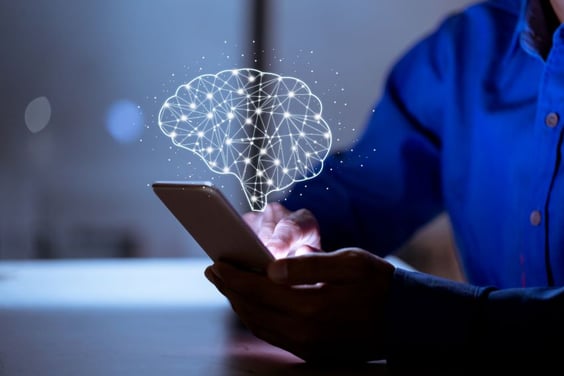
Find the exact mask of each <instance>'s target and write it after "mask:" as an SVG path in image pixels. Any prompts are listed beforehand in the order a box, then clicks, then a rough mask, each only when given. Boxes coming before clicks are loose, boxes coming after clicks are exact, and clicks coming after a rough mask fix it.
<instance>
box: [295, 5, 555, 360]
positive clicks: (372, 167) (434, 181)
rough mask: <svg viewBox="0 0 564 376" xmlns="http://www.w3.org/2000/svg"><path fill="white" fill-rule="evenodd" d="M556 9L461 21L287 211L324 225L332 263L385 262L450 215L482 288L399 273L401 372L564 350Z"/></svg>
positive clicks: (402, 69) (406, 66)
mask: <svg viewBox="0 0 564 376" xmlns="http://www.w3.org/2000/svg"><path fill="white" fill-rule="evenodd" d="M543 3H544V4H543ZM548 4H549V2H548V0H540V1H533V0H531V1H519V0H497V1H496V0H492V1H486V2H481V3H477V4H475V5H473V6H471V7H469V8H467V9H465V10H464V11H462V12H460V13H457V14H453V15H451V16H449V17H448V18H447V19H445V20H444V22H442V23H441V25H440V26H439V27H438V28H437V30H435V31H434V32H433V33H432V34H430V35H428V36H426V37H425V38H424V39H422V40H421V41H420V42H419V43H417V44H416V45H415V46H414V47H413V48H412V49H411V50H410V51H408V52H407V53H406V54H405V55H404V56H403V57H402V58H401V59H400V60H399V61H398V62H397V63H396V64H395V65H394V67H393V68H392V70H391V72H390V74H389V76H388V79H387V82H386V86H385V89H384V92H383V94H382V96H381V99H380V100H379V102H378V103H377V105H376V106H375V109H374V112H373V114H372V117H371V119H370V121H369V124H368V125H367V127H366V130H365V133H364V135H363V137H362V138H361V139H360V140H359V141H358V142H357V143H356V144H355V145H353V146H352V147H351V149H349V150H347V151H344V152H340V153H336V154H334V155H332V156H331V157H330V158H328V160H326V162H325V166H324V170H323V172H322V173H321V174H320V175H319V176H318V177H316V178H314V179H312V180H310V181H307V182H305V183H301V184H299V185H296V186H295V187H294V188H293V189H292V192H291V194H290V195H289V197H287V199H286V201H285V205H286V206H287V207H289V208H291V209H297V208H301V207H306V208H308V209H310V210H311V211H312V212H313V213H314V214H315V215H316V217H317V218H318V220H319V223H320V227H321V232H322V241H323V248H324V249H325V250H332V249H337V248H340V247H345V246H360V247H362V248H364V249H367V250H369V251H371V252H373V253H376V254H379V255H386V254H387V253H389V252H391V251H393V250H395V249H396V248H398V246H400V245H401V244H402V243H403V242H405V241H406V240H407V239H408V237H409V236H410V235H412V234H413V232H414V231H415V230H417V229H418V228H419V227H421V226H422V225H423V224H425V223H426V222H428V221H429V220H431V219H432V218H433V217H434V216H436V215H437V214H439V213H441V212H443V211H446V212H447V213H448V214H449V216H450V219H451V222H452V226H453V231H454V235H455V239H456V245H457V249H458V251H459V254H460V259H461V263H462V266H463V269H464V272H465V275H466V277H467V279H468V281H469V284H462V283H456V282H452V281H448V280H442V279H440V278H435V277H431V276H428V275H425V274H422V273H413V272H406V271H403V270H400V269H396V271H395V272H394V279H393V284H392V291H391V293H390V302H389V304H388V321H389V322H388V323H387V325H386V327H387V328H388V330H389V332H388V335H389V341H390V354H389V356H390V357H391V358H394V357H396V356H401V354H403V355H405V354H406V353H409V350H410V349H412V350H414V351H415V350H416V349H425V348H427V349H428V348H429V346H428V344H429V343H431V344H433V345H434V346H432V347H431V348H432V349H433V351H436V352H438V353H440V351H444V352H447V353H450V354H454V353H459V354H466V355H467V354H482V355H484V354H493V353H496V352H499V351H500V349H503V350H502V351H507V353H513V354H516V353H518V352H534V351H537V350H545V349H547V348H548V346H549V343H551V341H552V340H557V341H558V342H561V339H562V338H564V289H563V288H560V287H558V286H564V169H563V166H562V160H561V159H562V150H563V142H562V137H563V129H564V118H562V117H563V116H564V28H563V27H562V26H559V23H558V22H556V23H555V20H556V18H555V16H554V14H553V13H551V12H547V11H546V10H547V9H546V8H547V6H548ZM551 25H554V27H553V28H552V29H551ZM553 29H555V30H553ZM560 348H561V349H562V346H561V347H560Z"/></svg>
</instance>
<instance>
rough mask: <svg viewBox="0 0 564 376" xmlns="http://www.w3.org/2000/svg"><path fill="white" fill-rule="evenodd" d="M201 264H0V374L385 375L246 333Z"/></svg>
mask: <svg viewBox="0 0 564 376" xmlns="http://www.w3.org/2000/svg"><path fill="white" fill-rule="evenodd" d="M208 264H209V261H208V260H207V259H112V260H55V261H3V262H0V376H12V375H14V376H15V375H17V376H27V375H30V376H31V375H33V376H36V375H58V376H64V375H73V376H74V375H80V376H89V375H104V376H112V375H136V376H143V375H183V376H186V375H209V376H215V375H290V376H291V375H351V376H354V375H387V374H389V371H388V369H387V366H386V365H385V364H383V363H378V362H375V363H368V364H363V365H359V366H357V367H348V368H341V369H339V368H329V367H327V368H323V367H320V366H317V365H315V366H314V365H310V364H306V363H304V362H303V361H301V360H300V359H299V358H296V357H295V356H293V355H292V354H290V353H288V352H285V351H284V350H281V349H279V348H276V347H274V346H271V345H269V344H267V343H265V342H262V341H260V340H258V339H256V338H255V337H253V336H252V335H250V334H249V333H248V332H247V331H246V330H245V329H244V328H242V327H241V325H240V324H239V322H238V321H237V319H236V317H235V315H234V313H233V312H232V311H231V309H230V307H229V304H228V303H227V301H226V300H225V299H224V297H223V296H221V295H220V294H219V293H218V292H217V291H216V290H215V288H214V287H213V286H212V285H211V284H210V283H209V282H208V281H207V280H206V279H205V277H204V275H203V271H204V268H205V267H206V266H207V265H208Z"/></svg>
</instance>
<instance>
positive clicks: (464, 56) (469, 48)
mask: <svg viewBox="0 0 564 376" xmlns="http://www.w3.org/2000/svg"><path fill="white" fill-rule="evenodd" d="M520 12H521V0H490V1H481V2H477V3H474V4H472V5H470V6H468V7H466V8H463V9H460V10H458V11H456V12H454V13H451V14H449V15H448V16H446V17H445V18H444V19H443V20H442V21H441V22H440V23H439V24H438V25H437V26H436V27H435V28H434V29H433V30H432V31H431V32H430V33H428V34H427V35H424V36H422V37H421V38H420V40H419V41H417V43H415V44H414V45H413V46H412V47H411V48H410V49H408V50H407V51H406V53H405V54H404V55H403V56H402V57H401V58H400V59H399V61H398V64H397V66H396V69H399V70H404V69H406V68H407V69H410V67H413V66H414V65H418V66H419V65H420V64H421V63H422V62H423V63H427V64H430V66H431V67H433V68H434V70H435V73H437V75H438V76H439V77H440V76H443V75H449V74H452V73H454V72H453V70H457V69H459V68H460V67H466V66H467V63H468V62H469V61H472V63H473V64H474V63H477V62H478V63H479V62H482V63H484V64H487V61H489V62H492V61H496V60H498V61H501V60H503V56H504V55H505V54H507V53H508V52H509V51H510V49H512V48H513V45H514V37H515V30H516V29H517V26H518V23H519V15H520ZM474 68H476V67H475V66H474Z"/></svg>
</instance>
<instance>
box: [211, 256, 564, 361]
mask: <svg viewBox="0 0 564 376" xmlns="http://www.w3.org/2000/svg"><path fill="white" fill-rule="evenodd" d="M206 276H207V278H208V279H209V280H210V281H211V282H212V283H214V284H215V285H216V286H217V288H218V289H219V290H220V291H221V292H222V293H223V294H224V295H225V296H226V297H227V298H228V299H229V301H230V302H231V305H232V307H233V309H234V310H235V311H236V312H237V314H238V315H239V317H240V318H241V320H242V321H243V323H245V324H246V325H247V327H248V328H249V329H250V330H251V331H252V332H253V333H254V334H255V335H256V336H257V337H259V338H261V339H263V340H265V341H267V342H269V343H271V344H273V345H275V346H279V347H281V348H283V349H285V350H287V351H290V352H292V353H293V354H295V355H297V356H298V357H301V358H302V359H305V360H307V361H313V362H316V361H323V362H338V363H341V362H351V361H352V362H358V361H369V360H381V359H386V360H387V361H388V363H389V364H395V365H398V366H404V365H407V366H410V365H414V366H421V365H422V363H421V362H424V364H425V365H429V364H430V365H433V363H435V364H436V365H440V366H445V365H454V366H457V367H458V366H465V367H466V366H468V367H470V366H482V367H483V366H484V365H485V364H488V363H489V362H492V361H494V362H497V363H499V364H503V362H505V361H508V360H509V361H511V362H512V363H509V364H508V365H519V366H520V365H525V364H529V365H531V364H533V365H535V366H536V367H537V368H538V369H540V368H542V367H544V366H546V365H547V364H549V363H550V362H551V361H553V358H551V357H552V356H553V352H554V350H555V349H559V343H560V341H561V338H562V336H563V335H564V323H563V321H562V319H561V318H562V317H564V288H552V289H550V288H549V289H526V288H522V289H513V290H495V289H493V288H480V287H476V286H471V285H467V284H462V283H458V282H453V281H450V280H446V279H441V278H437V277H432V276H429V275H426V274H422V273H417V272H406V271H404V270H401V269H399V268H398V269H394V267H393V266H391V265H390V264H388V263H387V262H386V261H384V260H383V259H381V258H379V257H378V256H375V255H372V254H370V253H368V252H366V251H363V250H360V249H345V250H340V251H336V252H331V253H316V254H309V255H305V256H300V257H293V258H286V259H280V260H277V261H275V262H273V263H272V264H271V265H270V266H269V268H268V275H267V276H264V275H257V274H254V273H248V272H244V271H241V270H238V269H235V268H233V267H231V266H229V265H226V264H221V263H218V264H215V265H214V266H212V267H210V268H208V269H207V270H206ZM296 286H299V287H296ZM304 286H305V287H304ZM556 359H559V358H556Z"/></svg>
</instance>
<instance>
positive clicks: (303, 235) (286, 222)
mask: <svg viewBox="0 0 564 376" xmlns="http://www.w3.org/2000/svg"><path fill="white" fill-rule="evenodd" d="M266 245H267V247H268V248H269V249H271V250H272V251H273V252H275V253H282V252H286V253H288V252H291V251H295V249H297V248H299V247H300V246H302V245H309V246H312V247H315V248H320V246H321V245H320V243H319V226H318V223H317V220H316V219H315V217H314V216H313V214H312V213H311V212H310V211H309V210H306V209H300V210H298V211H295V212H292V213H290V214H289V215H288V216H286V217H284V218H282V219H280V220H279V221H278V223H277V224H276V226H275V227H274V229H273V231H272V234H271V237H270V239H269V240H268V241H267V243H266Z"/></svg>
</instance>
